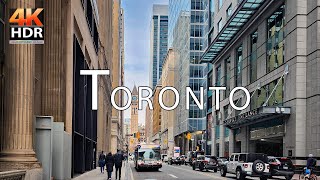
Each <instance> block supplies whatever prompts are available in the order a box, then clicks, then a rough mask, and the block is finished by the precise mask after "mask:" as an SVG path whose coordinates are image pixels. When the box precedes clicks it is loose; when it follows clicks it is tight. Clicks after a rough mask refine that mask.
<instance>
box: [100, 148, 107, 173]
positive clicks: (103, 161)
mask: <svg viewBox="0 0 320 180" xmlns="http://www.w3.org/2000/svg"><path fill="white" fill-rule="evenodd" d="M105 163H106V156H105V155H104V153H103V151H101V154H100V155H99V167H100V172H101V173H103V174H104V166H105Z"/></svg>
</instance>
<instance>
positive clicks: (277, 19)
mask: <svg viewBox="0 0 320 180" xmlns="http://www.w3.org/2000/svg"><path fill="white" fill-rule="evenodd" d="M212 2H213V3H212V10H213V11H214V13H213V12H212V14H214V16H213V22H212V23H211V26H212V28H211V29H212V31H210V35H209V37H212V38H211V40H210V45H209V46H208V49H207V50H206V52H205V53H204V55H203V57H202V61H203V62H209V63H211V64H212V66H213V68H212V70H213V72H212V73H211V75H210V76H211V77H212V78H211V80H212V83H216V84H218V85H221V86H225V87H226V88H227V90H226V91H224V92H223V93H222V94H221V95H222V97H221V98H220V102H219V104H220V110H219V111H214V112H213V113H212V114H213V115H212V117H213V118H212V119H213V121H212V123H213V125H212V127H213V128H212V133H211V135H212V136H211V139H212V142H211V148H212V149H211V154H212V155H216V156H226V155H228V154H230V153H233V152H247V153H248V152H249V153H250V152H257V153H265V154H268V155H270V156H278V157H282V156H285V157H286V156H289V157H290V158H291V159H292V160H293V163H294V164H297V165H305V164H306V161H303V160H306V159H307V157H308V154H309V153H312V154H314V155H315V156H317V157H319V156H320V150H319V146H320V141H319V138H316V137H320V136H319V133H320V131H319V127H320V121H319V118H320V113H319V111H318V109H319V107H320V104H319V98H320V95H319V92H320V89H319V86H320V85H319V82H320V81H319V77H320V61H319V53H318V52H319V50H320V47H319V45H317V42H319V37H320V36H319V34H320V33H319V30H317V29H318V27H319V16H316V14H319V10H320V8H319V6H317V5H316V4H317V3H316V1H309V0H299V1H290V0H287V1H285V0H255V1H251V0H242V1H237V0H224V1H222V0H220V1H214V0H212ZM318 4H319V3H318ZM239 86H242V87H246V88H247V89H248V91H249V92H250V94H251V100H250V104H249V106H248V107H247V108H246V109H244V110H243V111H236V110H234V109H233V108H231V107H230V102H229V93H230V90H232V89H233V88H234V87H239ZM242 97H243V92H242V91H239V92H237V93H235V96H234V98H233V101H234V102H235V104H237V106H242V105H244V103H245V99H243V98H242ZM212 100H213V102H214V101H215V100H214V98H213V99H212ZM215 106H216V105H215V104H213V106H212V109H215Z"/></svg>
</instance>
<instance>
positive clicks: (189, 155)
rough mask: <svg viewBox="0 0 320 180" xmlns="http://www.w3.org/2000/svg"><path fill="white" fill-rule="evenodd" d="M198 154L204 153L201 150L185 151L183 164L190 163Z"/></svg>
mask: <svg viewBox="0 0 320 180" xmlns="http://www.w3.org/2000/svg"><path fill="white" fill-rule="evenodd" d="M198 155H204V152H203V151H189V152H188V153H187V156H186V159H185V162H184V164H185V165H187V164H190V165H192V162H193V161H194V160H196V158H197V156H198Z"/></svg>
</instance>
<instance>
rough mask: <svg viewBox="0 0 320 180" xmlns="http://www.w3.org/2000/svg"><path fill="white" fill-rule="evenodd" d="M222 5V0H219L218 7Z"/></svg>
mask: <svg viewBox="0 0 320 180" xmlns="http://www.w3.org/2000/svg"><path fill="white" fill-rule="evenodd" d="M222 5H223V0H219V9H221V7H222Z"/></svg>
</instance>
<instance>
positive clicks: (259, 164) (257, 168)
mask: <svg viewBox="0 0 320 180" xmlns="http://www.w3.org/2000/svg"><path fill="white" fill-rule="evenodd" d="M265 168H266V167H265V165H264V162H263V161H261V160H255V161H254V162H253V164H252V170H253V171H254V172H255V173H257V174H261V173H263V171H264V169H265Z"/></svg>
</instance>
